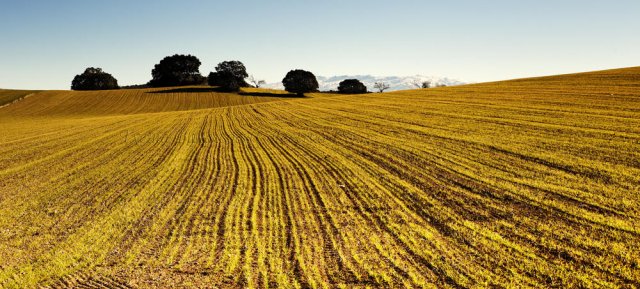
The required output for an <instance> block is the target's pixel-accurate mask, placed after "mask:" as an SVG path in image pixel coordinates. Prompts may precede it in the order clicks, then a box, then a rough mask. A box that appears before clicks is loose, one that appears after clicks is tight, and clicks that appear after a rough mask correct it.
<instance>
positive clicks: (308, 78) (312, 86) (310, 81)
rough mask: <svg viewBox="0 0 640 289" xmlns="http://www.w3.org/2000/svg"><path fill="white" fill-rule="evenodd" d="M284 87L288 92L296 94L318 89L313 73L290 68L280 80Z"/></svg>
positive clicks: (299, 94) (300, 94) (301, 94)
mask: <svg viewBox="0 0 640 289" xmlns="http://www.w3.org/2000/svg"><path fill="white" fill-rule="evenodd" d="M282 84H283V85H284V89H285V90H286V91H288V92H291V93H295V94H297V95H298V96H304V94H305V93H307V92H312V91H317V90H318V80H317V79H316V76H315V75H313V73H311V72H309V71H304V70H300V69H297V70H291V71H289V73H287V75H286V76H285V77H284V79H283V80H282Z"/></svg>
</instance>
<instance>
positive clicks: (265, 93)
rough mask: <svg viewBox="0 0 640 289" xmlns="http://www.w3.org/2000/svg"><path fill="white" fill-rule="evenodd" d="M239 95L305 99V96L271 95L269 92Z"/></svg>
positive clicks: (290, 94)
mask: <svg viewBox="0 0 640 289" xmlns="http://www.w3.org/2000/svg"><path fill="white" fill-rule="evenodd" d="M238 94H239V95H246V96H258V97H288V98H305V97H306V96H298V95H296V94H293V93H271V92H239V93H238Z"/></svg>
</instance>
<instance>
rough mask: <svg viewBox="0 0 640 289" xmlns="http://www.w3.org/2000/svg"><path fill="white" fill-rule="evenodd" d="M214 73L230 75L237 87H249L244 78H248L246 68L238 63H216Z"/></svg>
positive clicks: (233, 61) (232, 61)
mask: <svg viewBox="0 0 640 289" xmlns="http://www.w3.org/2000/svg"><path fill="white" fill-rule="evenodd" d="M216 72H218V73H222V74H228V75H232V76H233V77H234V78H235V80H236V82H237V83H238V85H240V86H241V87H247V86H249V84H248V83H247V82H246V81H245V78H247V77H249V74H248V73H247V68H246V67H245V66H244V64H243V63H242V62H240V61H237V60H231V61H223V62H220V63H218V66H216Z"/></svg>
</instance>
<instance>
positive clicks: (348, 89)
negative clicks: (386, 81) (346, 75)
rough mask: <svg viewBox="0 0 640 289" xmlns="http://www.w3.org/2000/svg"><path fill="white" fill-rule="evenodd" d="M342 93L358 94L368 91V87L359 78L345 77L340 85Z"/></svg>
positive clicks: (339, 89)
mask: <svg viewBox="0 0 640 289" xmlns="http://www.w3.org/2000/svg"><path fill="white" fill-rule="evenodd" d="M338 91H339V92H340V93H347V94H358V93H367V87H366V86H365V85H364V84H362V82H360V80H357V79H345V80H343V81H342V82H340V84H339V85H338Z"/></svg>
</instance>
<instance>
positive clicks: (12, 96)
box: [0, 89, 37, 107]
mask: <svg viewBox="0 0 640 289" xmlns="http://www.w3.org/2000/svg"><path fill="white" fill-rule="evenodd" d="M32 93H37V91H31V90H10V89H0V107H3V106H6V105H8V104H11V103H12V102H14V101H17V100H20V99H22V98H24V97H25V96H28V95H29V94H32Z"/></svg>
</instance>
